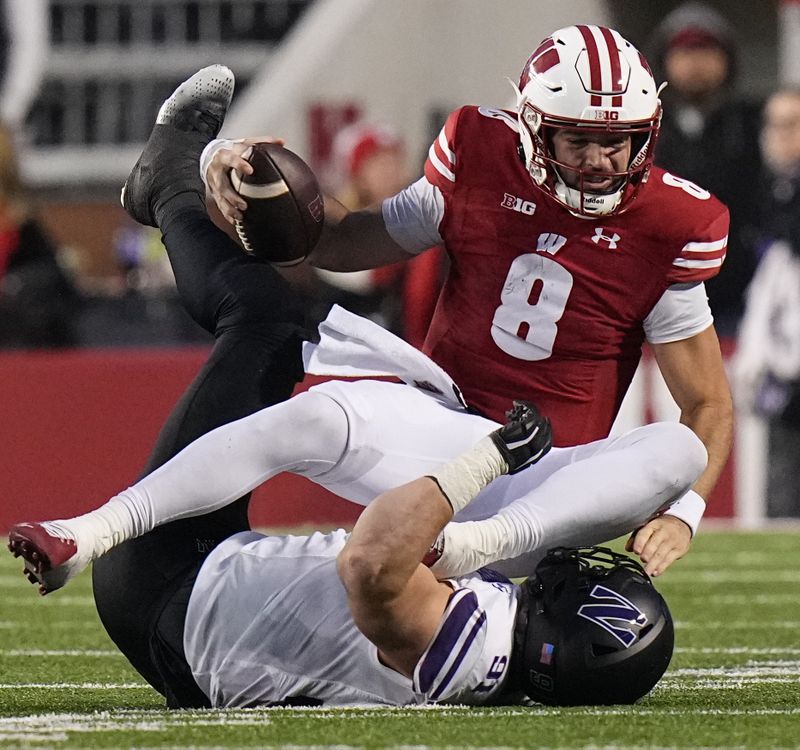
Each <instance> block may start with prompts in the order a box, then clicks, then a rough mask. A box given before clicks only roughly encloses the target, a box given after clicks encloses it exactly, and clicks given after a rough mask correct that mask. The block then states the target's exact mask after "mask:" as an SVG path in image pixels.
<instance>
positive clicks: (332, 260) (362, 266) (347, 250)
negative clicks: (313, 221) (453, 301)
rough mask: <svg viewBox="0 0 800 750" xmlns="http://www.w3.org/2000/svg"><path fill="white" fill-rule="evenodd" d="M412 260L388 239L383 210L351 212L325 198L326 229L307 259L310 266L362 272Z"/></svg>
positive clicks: (375, 208)
mask: <svg viewBox="0 0 800 750" xmlns="http://www.w3.org/2000/svg"><path fill="white" fill-rule="evenodd" d="M411 257H413V256H412V255H411V254H410V253H407V252H406V251H405V250H403V248H401V247H400V246H399V245H398V244H397V243H396V242H395V241H394V240H393V239H392V238H391V237H390V236H389V233H388V232H387V231H386V226H385V224H384V221H383V216H382V215H381V210H380V206H375V207H373V208H370V209H366V210H363V211H348V210H347V209H346V208H345V207H344V206H343V205H342V204H341V203H339V201H337V200H335V199H334V198H330V197H329V196H325V227H324V229H323V231H322V237H321V238H320V241H319V243H318V244H317V246H316V247H315V248H314V251H313V252H312V253H311V255H310V256H309V258H308V260H309V262H310V263H311V265H313V266H316V267H317V268H324V269H326V270H328V271H363V270H366V269H370V268H379V267H380V266H386V265H390V264H392V263H399V262H402V261H406V260H409V259H410V258H411Z"/></svg>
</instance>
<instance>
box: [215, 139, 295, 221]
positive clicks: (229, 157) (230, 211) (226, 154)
mask: <svg viewBox="0 0 800 750" xmlns="http://www.w3.org/2000/svg"><path fill="white" fill-rule="evenodd" d="M264 142H268V143H277V144H279V145H281V146H282V145H283V139H281V138H272V137H271V136H260V137H255V138H243V139H242V140H240V141H236V143H234V144H233V146H232V147H231V148H220V149H218V150H217V151H216V152H215V153H214V156H212V157H211V161H210V162H209V163H208V167H206V183H207V185H208V190H209V192H210V193H211V197H212V198H213V199H214V202H215V203H216V204H217V208H219V210H220V212H221V213H222V215H223V216H224V217H225V220H226V221H228V222H229V223H231V224H233V223H234V222H235V221H241V220H242V219H243V218H244V211H246V210H247V202H246V201H245V199H244V198H242V197H241V196H240V195H239V194H238V193H237V192H236V191H235V190H234V189H233V184H232V183H231V170H233V169H235V170H237V171H238V172H241V173H242V174H252V173H253V168H252V167H251V166H250V163H249V162H248V161H247V157H248V156H249V154H250V148H251V147H252V145H253V144H254V143H264Z"/></svg>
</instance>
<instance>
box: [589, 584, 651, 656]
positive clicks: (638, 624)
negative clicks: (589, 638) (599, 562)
mask: <svg viewBox="0 0 800 750" xmlns="http://www.w3.org/2000/svg"><path fill="white" fill-rule="evenodd" d="M589 596H591V597H592V599H600V600H601V603H598V604H582V605H581V606H580V608H579V609H578V615H579V616H580V617H583V618H584V619H586V620H589V621H590V622H593V623H594V624H595V625H599V626H600V627H601V628H603V630H607V631H608V632H609V633H611V635H613V636H614V638H616V639H617V640H618V641H619V642H620V643H621V644H622V645H623V646H625V648H628V647H629V646H631V645H632V644H633V642H634V641H635V640H636V637H637V636H638V634H639V630H641V629H642V628H643V627H644V626H645V625H647V615H645V613H644V612H642V610H640V609H639V608H638V607H637V606H636V605H635V604H633V603H632V602H630V601H628V600H627V599H626V598H625V597H624V596H621V595H620V594H618V593H617V592H616V591H612V590H611V589H607V588H606V587H605V586H600V585H597V586H595V587H594V588H593V589H592V590H591V592H590V593H589Z"/></svg>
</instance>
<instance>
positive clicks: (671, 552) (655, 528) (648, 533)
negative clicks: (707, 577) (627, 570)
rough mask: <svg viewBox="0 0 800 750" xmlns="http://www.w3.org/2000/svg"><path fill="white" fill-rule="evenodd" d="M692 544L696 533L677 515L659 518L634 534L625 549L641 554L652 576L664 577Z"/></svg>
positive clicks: (640, 556) (645, 567)
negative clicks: (693, 533)
mask: <svg viewBox="0 0 800 750" xmlns="http://www.w3.org/2000/svg"><path fill="white" fill-rule="evenodd" d="M691 544H692V530H691V529H690V528H689V526H688V525H687V524H686V523H684V522H683V521H681V520H680V518H675V517H674V516H667V515H663V516H658V518H654V519H652V520H651V521H648V522H647V523H646V524H645V525H644V526H642V527H641V528H640V529H637V530H636V531H634V532H633V534H631V536H630V539H628V542H627V544H626V545H625V549H626V550H627V551H628V552H635V553H636V554H637V555H639V558H640V559H641V561H642V563H643V564H644V569H645V572H646V573H647V575H649V576H654V577H655V576H660V575H661V574H662V573H663V572H664V571H665V570H666V569H667V568H668V567H669V566H670V565H672V563H674V562H675V561H676V560H680V559H681V558H682V557H683V556H684V555H685V554H686V553H687V552H688V551H689V547H690V546H691Z"/></svg>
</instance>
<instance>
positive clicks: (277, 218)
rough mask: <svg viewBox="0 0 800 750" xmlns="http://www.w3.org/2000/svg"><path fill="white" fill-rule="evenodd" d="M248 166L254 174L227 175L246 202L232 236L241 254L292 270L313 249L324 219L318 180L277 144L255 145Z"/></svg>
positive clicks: (301, 162) (292, 155)
mask: <svg viewBox="0 0 800 750" xmlns="http://www.w3.org/2000/svg"><path fill="white" fill-rule="evenodd" d="M247 161H248V162H249V163H250V164H251V165H252V167H253V174H250V175H243V174H240V173H239V172H238V171H237V170H234V171H233V172H232V173H231V182H232V183H233V188H234V190H236V192H237V193H239V195H241V196H242V197H243V198H244V199H245V200H246V201H247V210H246V211H245V212H244V218H243V219H242V220H241V221H237V222H236V224H235V226H236V233H237V234H238V236H239V239H240V240H241V243H242V246H243V247H244V249H245V251H246V252H247V253H249V254H250V255H254V256H256V257H257V258H261V259H263V260H267V261H269V262H270V263H273V264H275V265H276V266H293V265H295V264H296V263H300V262H301V261H303V260H304V259H305V258H306V256H307V255H308V254H309V253H310V252H311V251H312V250H313V249H314V247H315V245H316V244H317V241H318V240H319V237H320V234H322V225H323V220H324V218H325V210H324V205H323V201H322V194H321V193H320V189H319V184H318V183H317V178H316V176H315V175H314V173H313V172H312V171H311V168H310V167H309V166H308V164H306V163H305V162H304V161H303V160H302V159H301V158H300V157H299V156H298V155H297V154H295V153H293V152H292V151H289V149H287V148H284V147H283V146H279V145H278V144H276V143H256V144H254V145H253V148H252V150H251V151H250V154H249V156H248V157H247Z"/></svg>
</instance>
